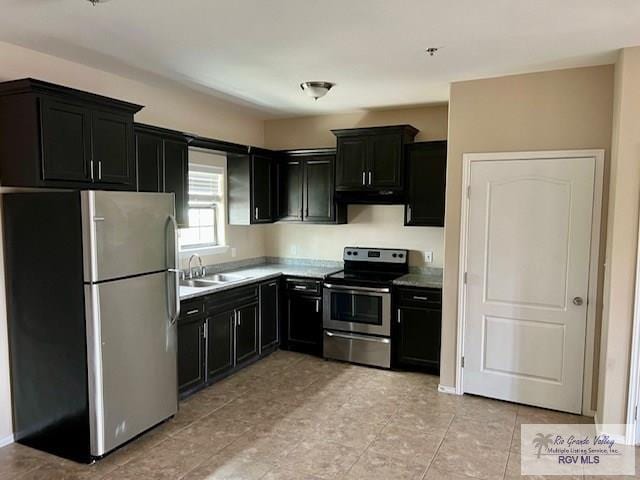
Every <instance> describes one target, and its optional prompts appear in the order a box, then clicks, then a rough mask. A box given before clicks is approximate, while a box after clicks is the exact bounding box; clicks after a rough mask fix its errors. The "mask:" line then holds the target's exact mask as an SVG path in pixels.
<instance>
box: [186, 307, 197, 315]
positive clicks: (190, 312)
mask: <svg viewBox="0 0 640 480" xmlns="http://www.w3.org/2000/svg"><path fill="white" fill-rule="evenodd" d="M198 312H200V310H199V309H197V308H196V309H194V310H189V311H188V312H187V315H193V314H194V313H198Z"/></svg>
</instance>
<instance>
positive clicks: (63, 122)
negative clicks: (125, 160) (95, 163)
mask: <svg viewBox="0 0 640 480" xmlns="http://www.w3.org/2000/svg"><path fill="white" fill-rule="evenodd" d="M40 109H41V110H40V112H41V113H40V114H41V133H42V179H43V180H45V181H46V180H54V181H55V180H58V181H69V182H74V181H77V182H84V183H86V182H91V111H90V110H89V109H87V108H85V107H83V106H82V105H79V104H73V103H65V102H58V101H55V100H52V99H48V98H43V99H42V101H41V103H40Z"/></svg>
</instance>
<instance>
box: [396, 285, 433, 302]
mask: <svg viewBox="0 0 640 480" xmlns="http://www.w3.org/2000/svg"><path fill="white" fill-rule="evenodd" d="M397 299H398V305H400V306H403V305H408V306H425V307H440V306H441V305H442V290H440V289H437V288H400V289H398V290H397Z"/></svg>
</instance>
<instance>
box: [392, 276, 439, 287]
mask: <svg viewBox="0 0 640 480" xmlns="http://www.w3.org/2000/svg"><path fill="white" fill-rule="evenodd" d="M393 284H394V285H399V286H402V287H420V288H442V274H432V273H408V274H406V275H403V276H402V277H400V278H396V279H395V280H394V281H393Z"/></svg>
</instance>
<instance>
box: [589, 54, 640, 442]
mask: <svg viewBox="0 0 640 480" xmlns="http://www.w3.org/2000/svg"><path fill="white" fill-rule="evenodd" d="M613 111H614V115H613V136H612V141H611V179H610V190H609V191H610V196H609V219H608V229H607V232H608V237H607V248H606V265H607V267H606V273H605V288H604V309H603V317H602V351H601V357H600V364H601V365H603V366H605V367H606V368H602V369H601V372H600V389H599V392H598V393H599V395H598V416H597V420H598V421H599V422H600V423H609V424H612V423H625V422H626V410H627V394H628V387H629V358H630V350H631V335H632V321H633V307H634V287H635V281H636V278H635V267H636V255H637V244H638V243H637V242H638V199H639V198H640V47H635V48H629V49H624V50H622V51H621V52H620V56H619V58H618V61H617V63H616V67H615V88H614V110H613ZM612 433H616V432H612ZM617 433H624V432H617Z"/></svg>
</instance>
